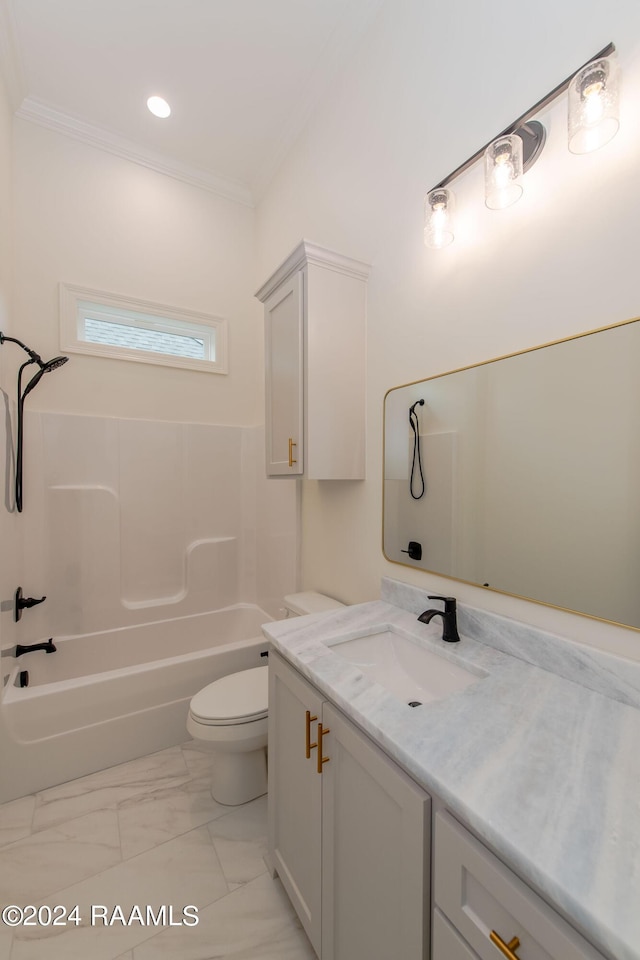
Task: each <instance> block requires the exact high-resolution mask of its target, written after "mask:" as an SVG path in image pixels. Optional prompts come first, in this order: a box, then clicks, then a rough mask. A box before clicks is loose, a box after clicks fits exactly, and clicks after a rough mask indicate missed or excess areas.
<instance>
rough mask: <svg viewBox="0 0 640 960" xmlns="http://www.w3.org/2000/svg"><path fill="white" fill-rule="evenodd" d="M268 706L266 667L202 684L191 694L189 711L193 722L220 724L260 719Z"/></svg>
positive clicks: (264, 714) (251, 721) (214, 725)
mask: <svg viewBox="0 0 640 960" xmlns="http://www.w3.org/2000/svg"><path fill="white" fill-rule="evenodd" d="M268 705H269V681H268V668H267V667H252V668H251V669H250V670H243V671H241V672H240V673H232V674H229V676H226V677H221V678H220V680H214V682H213V683H210V684H209V685H208V686H206V687H204V689H202V690H200V692H199V693H196V695H195V697H193V699H192V701H191V705H190V708H189V712H190V714H191V717H192V718H193V720H195V721H196V722H197V723H201V724H203V725H205V726H212V727H221V726H228V725H232V724H244V723H253V722H255V721H257V720H263V719H264V718H265V717H266V716H267V714H268Z"/></svg>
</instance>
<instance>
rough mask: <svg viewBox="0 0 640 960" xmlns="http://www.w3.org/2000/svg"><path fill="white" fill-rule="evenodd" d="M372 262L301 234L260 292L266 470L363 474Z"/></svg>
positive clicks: (323, 476)
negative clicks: (357, 258)
mask: <svg viewBox="0 0 640 960" xmlns="http://www.w3.org/2000/svg"><path fill="white" fill-rule="evenodd" d="M368 274H369V267H368V265H367V264H364V263H361V262H360V261H358V260H352V259H351V258H349V257H343V256H341V255H340V254H337V253H334V252H333V251H331V250H326V249H325V248H323V247H319V246H317V245H316V244H312V243H309V242H308V241H306V240H303V241H302V243H300V244H299V246H298V247H296V249H295V250H294V251H293V253H292V254H291V255H290V256H289V257H288V258H287V259H286V260H285V261H284V263H283V264H281V266H280V267H279V268H278V269H277V270H276V272H275V273H274V274H273V275H272V276H271V277H270V278H269V280H267V281H266V283H265V284H263V286H262V287H261V288H260V290H258V292H257V293H256V297H257V298H258V300H260V302H261V303H263V304H264V311H265V379H266V428H265V429H266V456H267V476H270V477H283V476H284V477H305V478H307V479H310V480H362V479H364V475H365V446H364V441H365V368H366V281H367V277H368Z"/></svg>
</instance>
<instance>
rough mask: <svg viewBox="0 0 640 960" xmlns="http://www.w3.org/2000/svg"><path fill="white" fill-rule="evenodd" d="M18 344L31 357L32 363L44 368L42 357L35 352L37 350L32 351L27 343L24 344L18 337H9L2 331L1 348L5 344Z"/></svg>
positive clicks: (0, 336) (0, 333)
mask: <svg viewBox="0 0 640 960" xmlns="http://www.w3.org/2000/svg"><path fill="white" fill-rule="evenodd" d="M5 342H6V343H17V344H18V346H19V347H22V349H23V350H24V352H25V353H28V354H29V356H30V357H31V360H30V361H29V362H30V363H38V364H40V366H44V364H43V362H42V357H41V356H40V355H39V354H37V353H36V352H35V350H30V349H29V347H28V346H27V345H26V343H23V342H22V340H18V339H16V337H7V336H6V334H4V333H2V331H0V346H2V344H3V343H5Z"/></svg>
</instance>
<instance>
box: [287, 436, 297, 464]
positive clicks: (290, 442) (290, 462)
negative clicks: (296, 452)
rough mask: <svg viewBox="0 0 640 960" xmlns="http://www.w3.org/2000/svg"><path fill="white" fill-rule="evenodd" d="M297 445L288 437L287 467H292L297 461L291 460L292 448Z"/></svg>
mask: <svg viewBox="0 0 640 960" xmlns="http://www.w3.org/2000/svg"><path fill="white" fill-rule="evenodd" d="M297 446H298V444H297V443H294V442H293V438H292V437H289V466H290V467H292V466H293V465H294V463H297V462H298V461H297V460H294V459H293V448H294V447H297Z"/></svg>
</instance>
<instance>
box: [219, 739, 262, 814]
mask: <svg viewBox="0 0 640 960" xmlns="http://www.w3.org/2000/svg"><path fill="white" fill-rule="evenodd" d="M266 792H267V750H266V747H261V748H260V749H259V750H251V751H247V752H243V753H227V752H223V751H220V750H217V751H216V756H215V761H214V763H213V764H212V770H211V796H212V797H213V799H214V800H216V801H217V802H218V803H223V804H225V805H226V806H229V807H237V806H239V805H240V804H241V803H248V802H249V801H250V800H255V799H256V798H257V797H261V796H263V795H264V794H265V793H266Z"/></svg>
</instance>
